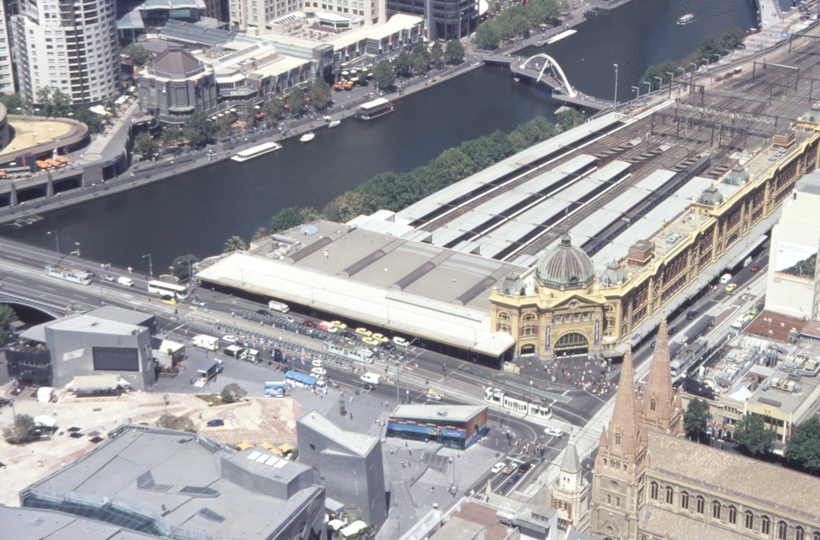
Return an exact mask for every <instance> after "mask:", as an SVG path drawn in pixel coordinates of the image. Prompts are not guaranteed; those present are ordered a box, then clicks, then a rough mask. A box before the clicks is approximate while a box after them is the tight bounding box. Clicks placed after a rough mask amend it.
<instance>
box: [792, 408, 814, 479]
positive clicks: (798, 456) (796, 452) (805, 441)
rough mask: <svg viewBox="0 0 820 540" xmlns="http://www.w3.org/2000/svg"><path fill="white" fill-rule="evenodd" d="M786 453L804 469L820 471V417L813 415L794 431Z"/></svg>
mask: <svg viewBox="0 0 820 540" xmlns="http://www.w3.org/2000/svg"><path fill="white" fill-rule="evenodd" d="M786 453H787V455H788V456H789V458H790V459H793V460H794V461H796V462H797V463H798V464H800V466H801V467H803V468H804V469H806V470H808V471H811V472H813V473H815V474H816V473H818V472H820V418H818V417H817V416H812V417H811V418H809V419H808V420H806V421H805V422H803V423H802V424H800V426H798V428H797V429H795V430H794V431H792V435H791V437H790V438H789V440H788V441H786Z"/></svg>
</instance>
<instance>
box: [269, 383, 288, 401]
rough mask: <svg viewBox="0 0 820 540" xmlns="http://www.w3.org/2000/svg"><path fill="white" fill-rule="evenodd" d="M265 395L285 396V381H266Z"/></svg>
mask: <svg viewBox="0 0 820 540" xmlns="http://www.w3.org/2000/svg"><path fill="white" fill-rule="evenodd" d="M265 397H285V383H284V381H283V382H278V381H274V382H266V383H265Z"/></svg>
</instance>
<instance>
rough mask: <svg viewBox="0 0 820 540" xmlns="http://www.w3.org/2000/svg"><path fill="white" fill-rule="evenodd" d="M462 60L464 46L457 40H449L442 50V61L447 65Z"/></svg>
mask: <svg viewBox="0 0 820 540" xmlns="http://www.w3.org/2000/svg"><path fill="white" fill-rule="evenodd" d="M462 60H464V46H463V45H462V44H461V42H460V41H459V40H457V39H451V40H450V41H448V42H447V47H446V48H445V50H444V61H445V62H447V63H448V64H457V63H459V62H461V61H462Z"/></svg>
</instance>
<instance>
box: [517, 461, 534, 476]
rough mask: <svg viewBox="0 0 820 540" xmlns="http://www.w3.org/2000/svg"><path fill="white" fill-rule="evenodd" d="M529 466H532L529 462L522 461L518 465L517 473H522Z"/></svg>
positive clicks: (528, 468)
mask: <svg viewBox="0 0 820 540" xmlns="http://www.w3.org/2000/svg"><path fill="white" fill-rule="evenodd" d="M530 467H532V465H530V464H529V463H522V464H521V465H519V466H518V474H524V473H525V472H527V471H528V470H530Z"/></svg>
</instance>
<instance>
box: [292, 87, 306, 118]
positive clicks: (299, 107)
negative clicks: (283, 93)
mask: <svg viewBox="0 0 820 540" xmlns="http://www.w3.org/2000/svg"><path fill="white" fill-rule="evenodd" d="M288 105H290V113H291V114H293V115H299V114H302V111H304V110H305V107H307V102H306V101H305V92H304V91H303V90H301V89H299V88H297V89H296V90H294V91H293V92H291V93H290V95H289V96H288Z"/></svg>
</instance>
